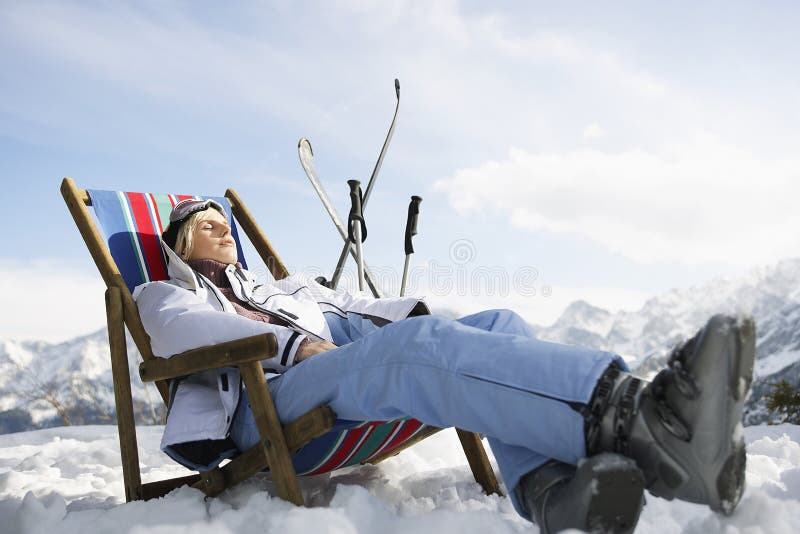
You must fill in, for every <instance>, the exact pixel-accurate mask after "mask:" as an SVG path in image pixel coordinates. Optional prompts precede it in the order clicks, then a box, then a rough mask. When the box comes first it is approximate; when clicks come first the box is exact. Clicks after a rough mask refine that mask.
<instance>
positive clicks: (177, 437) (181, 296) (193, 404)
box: [133, 245, 427, 463]
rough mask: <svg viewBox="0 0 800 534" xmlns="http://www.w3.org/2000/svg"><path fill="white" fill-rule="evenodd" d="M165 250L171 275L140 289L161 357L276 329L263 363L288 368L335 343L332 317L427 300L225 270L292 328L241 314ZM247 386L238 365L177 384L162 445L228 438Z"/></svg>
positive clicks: (405, 308)
mask: <svg viewBox="0 0 800 534" xmlns="http://www.w3.org/2000/svg"><path fill="white" fill-rule="evenodd" d="M164 250H165V252H166V254H167V257H168V259H169V263H168V274H169V276H170V279H169V280H166V281H160V282H149V283H145V284H142V285H140V286H138V287H136V289H135V290H134V292H133V298H134V300H135V301H136V305H137V306H138V308H139V314H140V315H141V318H142V323H143V325H144V328H145V330H146V331H147V333H148V335H149V336H150V342H151V347H152V349H153V354H154V355H156V356H158V357H161V358H169V357H170V356H173V355H175V354H179V353H181V352H184V351H187V350H190V349H195V348H198V347H203V346H206V345H214V344H217V343H222V342H225V341H232V340H235V339H240V338H243V337H248V336H253V335H256V334H261V333H265V332H266V333H272V334H275V336H276V338H277V341H278V352H277V354H276V355H275V356H274V357H272V358H268V359H265V360H263V362H262V366H263V367H264V370H265V372H266V373H281V372H283V371H285V370H286V369H288V368H289V367H291V366H292V364H293V363H294V358H295V354H296V352H297V348H298V346H299V345H300V343H301V342H302V341H303V340H304V339H306V338H309V339H311V340H312V341H319V340H322V339H326V340H328V341H332V339H331V333H330V330H329V328H328V324H327V322H326V320H325V315H324V314H326V313H333V314H337V315H340V316H342V317H346V316H347V315H348V314H351V313H356V314H359V315H361V316H365V317H367V318H369V319H372V320H374V321H376V322H377V323H378V324H385V323H388V322H393V321H397V320H400V319H404V318H406V317H407V316H408V315H409V313H410V312H411V311H412V310H413V309H414V308H415V306H417V305H418V304H419V303H420V302H422V301H421V300H420V299H418V298H414V297H398V298H381V299H375V298H371V297H363V296H354V295H350V294H348V293H347V292H345V291H342V290H332V289H329V288H327V287H324V286H322V285H320V284H318V283H317V282H316V281H314V280H313V279H311V278H309V277H307V276H305V275H302V274H295V275H292V276H289V277H287V278H284V279H282V280H277V281H276V280H270V281H269V282H262V283H259V282H257V281H256V278H255V276H253V275H252V274H251V273H249V272H248V271H246V270H244V269H241V268H237V267H236V266H235V265H229V266H228V267H227V268H226V270H225V273H226V275H227V276H228V279H229V280H230V282H231V286H232V287H233V290H234V293H235V294H236V296H237V298H239V299H240V300H242V301H243V302H248V303H250V304H251V305H253V306H255V307H256V308H258V309H260V310H262V311H264V312H265V313H268V314H270V315H274V316H277V317H280V318H281V319H283V320H284V321H286V322H287V323H289V324H290V327H284V326H279V325H276V324H270V323H263V322H260V321H253V320H251V319H248V318H246V317H242V316H240V315H238V314H237V313H236V311H235V309H234V307H233V306H232V305H231V303H230V302H229V301H228V299H227V298H225V296H224V295H223V294H222V292H221V291H220V290H219V289H218V288H217V287H216V286H215V285H214V284H212V283H211V282H210V281H209V280H208V279H207V278H206V277H204V276H202V275H200V274H199V273H197V272H195V271H194V270H193V269H192V268H191V267H189V265H188V264H186V262H184V261H183V260H181V259H180V258H179V257H178V255H177V254H175V252H174V251H172V249H170V248H169V247H168V246H166V245H164ZM423 305H424V303H423ZM426 309H427V308H426ZM239 389H240V376H239V370H238V368H226V369H223V370H219V371H207V372H204V373H198V374H195V375H191V376H189V377H186V378H184V379H182V380H175V381H173V387H172V388H171V391H170V393H171V395H170V407H169V413H168V416H167V425H166V429H165V430H164V436H163V438H162V440H161V447H162V449H163V450H165V451H166V452H168V453H170V452H171V451H170V450H168V448H169V446H171V445H175V444H181V443H186V442H194V441H199V440H223V439H226V438H227V436H228V431H229V428H230V424H231V420H232V418H233V415H234V412H235V410H236V406H237V404H238V402H239ZM170 455H171V456H173V458H174V457H175V455H174V454H170ZM176 459H177V458H176ZM182 463H184V462H182Z"/></svg>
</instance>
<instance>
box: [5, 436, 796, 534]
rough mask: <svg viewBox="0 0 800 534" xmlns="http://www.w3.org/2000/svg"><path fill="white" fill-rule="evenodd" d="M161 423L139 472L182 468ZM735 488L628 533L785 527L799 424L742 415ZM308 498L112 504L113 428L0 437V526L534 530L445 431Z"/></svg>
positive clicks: (649, 517)
mask: <svg viewBox="0 0 800 534" xmlns="http://www.w3.org/2000/svg"><path fill="white" fill-rule="evenodd" d="M162 430H163V427H158V426H154V427H147V426H143V427H139V428H138V429H137V431H138V437H139V456H140V465H141V467H142V478H143V480H144V481H151V480H157V479H160V478H166V477H171V476H180V475H182V474H186V471H185V470H184V469H183V468H182V467H180V466H178V465H177V464H174V463H173V462H171V461H170V460H169V459H168V458H167V457H166V456H164V455H163V454H162V453H160V452H159V451H158V442H159V439H160V436H161V432H162ZM743 435H744V438H745V440H746V442H747V449H748V455H747V481H748V485H747V488H746V490H745V493H744V497H743V499H742V502H741V503H740V505H739V507H738V508H737V510H736V512H735V513H734V514H733V515H732V516H731V517H724V516H721V515H717V514H714V513H712V512H711V511H710V510H708V508H706V507H704V506H699V505H694V504H689V503H684V502H679V501H672V502H668V501H665V500H663V499H658V498H655V497H652V496H648V498H647V505H646V506H645V509H644V511H643V512H642V517H641V520H640V522H639V528H638V529H637V533H647V532H652V533H656V532H658V533H677V532H696V533H705V532H726V533H738V532H747V533H760V532H764V533H767V532H770V533H772V532H794V531H795V530H796V525H797V524H798V522H800V427H797V426H792V425H779V426H755V427H754V426H751V427H747V428H744V429H743ZM301 485H302V489H303V493H304V495H305V496H306V499H307V502H309V503H310V504H311V505H312V506H311V507H310V508H298V507H295V506H292V505H290V504H288V503H286V502H283V501H281V500H279V499H276V498H273V497H271V496H270V494H269V490H270V482H269V479H268V477H267V476H266V475H259V476H258V477H256V478H255V479H251V480H249V481H247V482H245V483H243V484H241V485H239V486H238V487H236V488H234V489H232V490H229V491H228V492H226V493H225V494H223V495H222V496H220V497H219V498H216V499H208V500H206V499H205V498H204V496H203V494H202V493H200V492H199V491H197V490H193V489H191V488H181V489H178V490H175V491H174V492H172V493H171V494H169V495H168V496H166V497H164V498H162V499H156V500H153V501H148V502H133V503H127V504H126V503H124V489H123V483H122V469H121V467H120V459H119V445H118V441H117V433H116V428H115V427H112V426H83V427H61V428H51V429H47V430H39V431H33V432H23V433H18V434H6V435H2V436H0V532H2V533H4V534H5V533H8V534H12V533H32V534H33V533H42V534H45V533H46V534H52V533H55V532H58V533H76V534H77V533H81V534H82V533H83V532H87V531H90V532H98V533H105V532H108V533H111V532H114V533H117V532H122V533H131V534H141V533H145V532H146V533H164V534H166V533H170V534H181V533H186V534H205V533H212V532H213V533H228V532H231V533H233V532H237V533H238V532H244V533H250V532H253V533H255V532H259V533H261V532H280V533H281V534H291V533H301V532H315V533H325V532H336V533H355V532H376V533H381V534H388V533H405V532H408V533H412V534H419V533H420V532H437V533H438V534H463V533H469V532H476V533H477V532H481V533H484V532H492V533H495V532H497V533H505V532H535V531H536V529H535V527H532V526H531V524H530V523H528V522H526V521H525V520H523V519H521V518H520V517H518V516H517V515H516V513H515V512H514V511H513V509H512V507H511V503H510V501H509V500H508V499H506V498H500V497H497V496H485V495H483V494H482V493H481V491H480V488H479V487H478V486H477V485H476V484H475V482H474V481H473V480H472V478H471V473H470V471H469V468H468V467H467V465H466V462H465V460H464V456H463V453H462V452H461V449H460V445H459V443H458V439H457V438H456V436H455V433H454V432H452V431H445V432H441V433H439V434H437V435H435V436H434V437H432V438H429V439H427V440H425V441H424V442H422V443H420V444H419V445H417V446H416V447H414V448H412V449H410V450H408V451H405V452H403V453H402V454H400V455H399V456H397V457H395V458H393V459H391V460H388V461H386V462H384V463H382V464H380V465H379V466H362V467H358V468H351V469H347V470H342V471H338V472H336V473H335V474H334V475H332V476H327V475H325V476H321V477H314V478H306V479H302V481H301Z"/></svg>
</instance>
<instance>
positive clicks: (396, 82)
mask: <svg viewBox="0 0 800 534" xmlns="http://www.w3.org/2000/svg"><path fill="white" fill-rule="evenodd" d="M394 92H395V95H396V96H397V104H396V105H395V108H394V116H393V117H392V124H391V125H390V126H389V132H388V133H387V134H386V139H385V140H384V142H383V147H381V152H380V154H378V161H377V162H376V163H375V168H374V169H372V175H371V176H370V177H369V182H367V190H366V191H365V192H364V198H363V199H362V201H361V210H362V212H363V210H364V209H365V208H366V207H367V201H368V200H369V194H370V193H371V192H372V186H373V185H375V178H376V177H377V176H378V171H380V170H381V165H382V164H383V158H384V157H385V156H386V150H387V149H388V148H389V143H390V142H391V141H392V135H394V127H395V125H396V124H397V112H398V110H399V109H400V80H398V79H397V78H395V80H394ZM349 248H350V243H348V242H345V244H344V246H343V247H342V252H341V254H339V260H338V261H337V262H336V268H335V269H334V270H333V280H336V281H337V282H338V280H339V277H340V276H341V273H342V268H343V267H344V262H345V260H347V250H348V249H349ZM333 288H334V289H336V286H335V285H334V286H333Z"/></svg>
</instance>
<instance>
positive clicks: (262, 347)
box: [61, 178, 501, 505]
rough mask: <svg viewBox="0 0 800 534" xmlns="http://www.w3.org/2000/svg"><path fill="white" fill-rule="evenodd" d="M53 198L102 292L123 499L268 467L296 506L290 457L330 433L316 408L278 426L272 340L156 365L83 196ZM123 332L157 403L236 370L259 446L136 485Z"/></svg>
mask: <svg viewBox="0 0 800 534" xmlns="http://www.w3.org/2000/svg"><path fill="white" fill-rule="evenodd" d="M61 194H62V195H63V197H64V200H65V202H66V203H67V206H68V208H69V211H70V213H71V214H72V218H73V219H74V220H75V224H76V225H77V226H78V230H79V231H80V233H81V236H82V237H83V240H84V242H85V243H86V246H87V247H88V249H89V252H90V254H91V256H92V259H93V260H94V262H95V264H96V265H97V268H98V269H99V271H100V275H101V276H102V277H103V281H104V282H105V284H106V287H107V289H106V316H107V322H108V340H109V345H110V349H111V370H112V375H113V379H114V400H115V405H116V412H117V427H118V429H119V441H120V455H121V457H122V471H123V480H124V483H125V498H126V500H127V501H132V500H146V499H151V498H155V497H161V496H163V495H166V494H167V493H169V492H170V491H172V490H173V489H175V488H177V487H179V486H182V485H186V484H189V485H192V486H193V487H195V488H198V489H200V490H201V491H203V492H204V493H205V494H206V495H208V496H215V495H218V494H220V493H221V492H222V491H224V490H225V489H227V488H229V487H231V486H233V485H235V484H238V483H239V482H241V481H243V480H245V479H247V478H249V477H250V476H252V475H253V474H255V473H258V472H259V471H262V470H264V469H265V468H269V470H270V473H271V476H272V479H273V481H274V483H275V486H276V493H277V495H278V497H280V498H282V499H284V500H287V501H289V502H292V503H294V504H297V505H303V504H304V502H303V496H302V494H301V493H300V489H299V486H298V483H297V476H296V473H295V471H294V466H293V465H292V460H291V455H290V451H292V450H295V449H298V448H300V447H301V446H303V445H305V444H306V443H308V442H309V441H311V440H312V439H314V438H316V437H319V436H321V435H323V434H325V433H326V432H328V431H329V430H331V429H332V427H333V424H334V421H335V419H336V415H335V414H334V413H333V411H332V410H331V409H330V408H329V407H327V406H319V407H317V408H315V409H313V410H311V411H309V412H308V413H306V414H305V415H303V416H301V417H300V418H298V419H297V420H295V421H293V422H292V423H290V424H287V425H281V423H280V421H279V419H278V414H277V412H276V410H275V405H274V403H273V401H272V397H271V395H270V392H269V388H268V387H267V383H266V380H265V378H264V373H263V371H262V369H261V365H260V364H259V361H260V360H262V359H264V358H268V357H270V356H273V355H275V354H276V353H277V342H276V340H275V336H274V335H273V334H262V335H258V336H253V337H248V338H243V339H238V340H235V341H230V342H227V343H221V344H218V345H213V346H207V347H202V348H199V349H194V350H190V351H187V352H184V353H181V354H178V355H175V356H173V357H171V358H169V359H163V358H156V357H155V356H154V355H153V352H152V350H151V348H150V338H149V336H148V335H147V333H146V332H145V330H144V326H143V325H142V321H141V318H140V317H139V311H138V309H137V307H136V303H135V302H134V300H133V296H132V295H131V292H130V291H129V290H128V286H127V285H126V284H125V281H124V279H123V277H122V275H121V274H120V272H119V269H118V268H117V265H116V263H115V261H114V259H113V257H112V256H111V253H110V251H109V249H108V247H107V246H106V243H105V241H104V240H103V237H102V235H101V234H100V232H99V231H98V228H97V226H96V225H95V223H94V220H93V219H92V216H91V214H90V213H89V210H88V207H89V206H91V198H90V197H89V193H88V192H87V191H86V190H84V189H79V188H78V187H77V186H76V185H75V183H74V182H73V180H72V179H71V178H64V180H63V181H62V183H61ZM225 197H226V198H227V199H228V201H229V202H230V204H231V211H232V214H233V216H234V217H235V218H236V221H237V222H238V223H239V225H240V227H241V228H242V230H244V232H245V234H246V235H247V237H248V238H249V239H250V242H251V243H252V244H253V246H254V247H255V249H256V251H257V252H258V253H259V255H260V256H261V259H262V260H263V261H264V263H265V265H266V266H267V268H268V269H269V270H270V272H271V273H272V275H273V276H274V277H275V279H280V278H283V277H285V276H287V275H288V274H289V272H288V270H287V269H286V266H285V265H284V263H283V262H282V261H281V259H280V257H279V256H278V254H277V252H276V251H275V249H274V248H273V247H272V245H271V244H270V242H269V240H268V239H267V238H266V237H265V236H264V234H263V233H262V232H261V230H260V229H259V227H258V225H257V224H256V223H255V220H254V219H253V217H252V215H251V214H250V211H249V210H248V209H247V207H246V206H245V204H244V203H243V202H242V200H241V199H240V198H239V195H237V194H236V192H235V191H234V190H233V189H228V190H227V191H226V192H225ZM126 326H127V328H128V331H129V332H130V334H131V337H132V338H133V341H134V343H136V347H137V348H138V349H139V353H140V354H141V355H142V359H143V362H142V363H141V364H140V366H139V375H140V377H141V379H142V381H144V382H155V383H156V386H157V387H158V390H159V393H160V394H161V397H162V399H163V400H164V402H165V404H166V403H167V400H168V393H167V390H168V382H169V380H171V379H173V378H176V377H179V376H184V375H187V374H191V373H196V372H200V371H204V370H209V369H216V368H220V367H228V366H238V367H239V369H240V370H241V375H242V378H243V380H244V384H245V387H246V388H247V392H248V395H249V397H250V404H251V407H252V410H253V415H254V417H255V421H256V425H257V427H258V431H259V434H260V436H261V441H260V442H259V443H258V444H257V445H255V446H254V447H253V448H251V449H249V450H247V451H245V452H244V453H243V454H241V455H240V456H238V457H236V458H234V459H233V460H231V461H230V462H229V463H227V464H226V465H224V466H222V467H217V468H215V469H212V470H211V471H206V472H200V473H199V474H195V475H190V476H185V477H178V478H172V479H167V480H161V481H156V482H149V483H146V484H142V481H141V472H140V470H139V454H138V449H137V441H136V425H135V422H134V416H133V399H132V396H131V377H130V373H129V371H128V359H127V347H126V340H125V327H126ZM439 430H441V429H439V428H433V427H428V428H425V429H424V430H423V431H422V432H420V433H419V434H417V435H416V436H415V437H414V438H412V439H411V440H409V441H407V442H405V443H404V444H403V445H401V446H400V447H397V448H395V449H393V450H391V451H389V452H388V453H386V454H383V455H381V456H379V457H377V458H374V459H373V460H370V462H369V463H378V462H380V461H382V460H385V459H386V458H389V457H391V456H394V455H396V454H398V453H399V452H400V451H401V450H403V449H405V448H408V447H410V446H411V445H414V444H415V443H418V442H419V441H421V440H422V439H424V438H426V437H428V436H430V435H432V434H434V433H436V432H438V431H439ZM457 432H458V437H459V439H460V441H461V444H462V446H463V448H464V452H465V454H466V456H467V460H468V462H469V465H470V468H471V469H472V472H473V474H474V476H475V480H476V481H477V482H478V483H479V484H480V485H481V487H482V488H483V490H484V492H486V493H487V494H491V493H496V494H498V495H501V492H500V489H499V486H498V483H497V478H496V477H495V475H494V471H493V470H492V467H491V464H490V463H489V459H488V457H487V455H486V451H485V450H484V448H483V443H482V442H481V440H480V436H478V435H477V434H476V433H474V432H468V431H464V430H457Z"/></svg>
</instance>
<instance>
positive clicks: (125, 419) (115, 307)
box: [106, 287, 142, 502]
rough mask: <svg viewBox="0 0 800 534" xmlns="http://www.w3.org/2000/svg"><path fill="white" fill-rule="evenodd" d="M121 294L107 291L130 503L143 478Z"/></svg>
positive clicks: (138, 495) (121, 447)
mask: <svg viewBox="0 0 800 534" xmlns="http://www.w3.org/2000/svg"><path fill="white" fill-rule="evenodd" d="M123 319H124V317H123V313H122V295H121V293H120V290H119V288H117V287H110V288H108V289H107V290H106V320H107V321H108V344H109V346H110V348H111V374H112V376H113V378H114V403H115V405H116V410H117V429H118V431H119V451H120V456H121V457H122V479H123V481H124V483H125V500H126V501H127V502H130V501H135V500H139V499H142V478H141V472H140V471H139V450H138V448H137V445H136V422H135V420H134V418H133V398H132V396H131V375H130V371H129V370H128V350H127V346H126V343H125V324H124V322H123Z"/></svg>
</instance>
